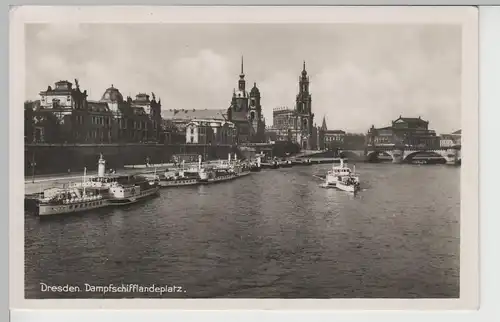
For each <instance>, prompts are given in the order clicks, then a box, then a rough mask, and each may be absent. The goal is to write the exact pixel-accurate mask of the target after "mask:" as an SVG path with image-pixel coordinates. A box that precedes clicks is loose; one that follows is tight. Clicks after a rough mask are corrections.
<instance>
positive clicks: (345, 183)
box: [336, 176, 360, 193]
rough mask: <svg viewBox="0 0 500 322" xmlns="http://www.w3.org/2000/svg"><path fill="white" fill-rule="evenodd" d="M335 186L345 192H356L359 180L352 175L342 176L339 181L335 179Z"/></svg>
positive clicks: (358, 187)
mask: <svg viewBox="0 0 500 322" xmlns="http://www.w3.org/2000/svg"><path fill="white" fill-rule="evenodd" d="M336 188H337V189H339V190H342V191H346V192H353V193H356V192H358V191H359V189H360V185H359V181H356V179H355V178H354V177H352V176H347V177H342V179H341V180H340V181H337V185H336Z"/></svg>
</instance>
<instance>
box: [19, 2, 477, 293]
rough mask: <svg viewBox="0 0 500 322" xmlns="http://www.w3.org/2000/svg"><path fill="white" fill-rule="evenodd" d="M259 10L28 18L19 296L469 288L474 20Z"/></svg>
mask: <svg viewBox="0 0 500 322" xmlns="http://www.w3.org/2000/svg"><path fill="white" fill-rule="evenodd" d="M49 9H50V7H48V9H46V11H44V13H45V14H46V13H47V12H49V11H47V10H49ZM255 9H260V10H261V11H265V10H266V9H265V8H231V9H228V10H229V11H228V12H229V13H230V14H226V15H225V17H226V18H228V17H227V16H228V15H229V16H230V17H229V18H230V19H229V20H227V19H226V21H224V20H223V19H221V20H220V21H215V20H210V21H204V20H200V21H199V22H180V21H176V20H175V19H174V20H172V21H167V20H162V21H159V20H157V19H156V18H155V17H153V18H152V19H151V20H148V19H143V20H141V21H137V19H136V20H134V21H133V22H127V21H126V20H123V21H114V20H113V18H112V17H111V14H112V13H113V10H112V8H108V10H107V11H105V12H106V13H108V14H110V13H111V14H110V19H109V21H106V20H105V19H103V20H102V21H95V20H96V19H94V20H92V21H85V20H83V19H80V20H79V19H78V18H77V17H79V16H75V19H71V18H68V17H65V19H62V20H61V21H58V20H57V19H55V18H54V21H53V22H51V21H44V19H49V18H51V17H46V18H44V19H38V20H37V21H34V22H29V23H24V24H23V30H22V36H23V38H22V41H20V42H21V45H20V46H22V47H23V48H22V50H23V54H22V55H21V56H19V57H20V58H19V59H21V58H22V61H20V64H23V69H22V70H23V72H22V73H20V74H19V76H17V78H18V79H19V80H20V81H21V82H22V83H23V84H22V86H21V87H19V88H22V90H21V94H22V97H20V98H19V99H18V100H17V102H19V105H20V104H23V103H24V108H23V114H24V123H22V124H21V123H20V124H19V128H18V129H16V130H15V134H14V135H16V136H18V137H19V140H18V141H17V142H20V140H21V138H20V137H21V128H23V132H24V133H23V134H24V138H23V140H24V156H20V158H24V164H23V168H22V170H21V171H23V172H24V190H23V192H24V205H20V202H19V205H18V206H17V207H18V209H19V212H18V213H17V214H16V217H18V220H20V221H22V222H21V223H20V224H19V225H18V227H21V228H20V229H21V230H22V231H23V232H24V233H23V234H21V236H22V239H23V240H22V243H23V244H22V247H21V245H20V246H19V248H22V250H21V251H22V252H24V254H23V255H22V257H23V258H22V263H23V264H22V266H20V267H23V269H21V270H22V272H20V271H18V272H17V273H16V274H21V275H22V276H23V277H22V280H23V281H22V285H23V288H22V290H18V292H19V293H20V294H21V296H22V297H23V298H24V299H26V300H40V299H43V300H47V299H55V300H58V299H74V300H81V299H100V300H112V299H162V300H164V299H457V300H458V299H460V298H461V297H463V296H464V293H463V287H462V284H461V281H462V279H463V278H464V276H462V274H463V273H462V272H463V270H462V265H464V264H463V260H464V258H462V257H461V256H462V255H461V251H463V248H464V247H465V246H464V241H463V239H462V238H463V235H462V234H463V233H464V229H466V228H467V227H464V222H463V218H464V217H463V212H464V208H463V207H464V204H465V203H467V202H468V204H469V206H468V209H469V210H470V209H472V211H474V210H475V211H477V209H474V206H473V205H474V202H475V199H474V198H477V181H476V182H474V180H472V181H467V182H469V187H468V188H469V190H468V193H466V192H465V190H464V188H463V187H464V184H463V183H464V180H468V179H465V178H466V177H464V171H471V172H472V176H471V175H469V176H468V177H467V178H471V177H472V178H473V179H474V178H475V180H477V168H475V167H477V165H476V163H475V162H477V161H476V160H477V152H476V149H477V146H475V145H477V142H475V141H474V140H475V138H476V137H477V124H469V123H468V120H469V121H470V122H471V123H472V122H473V121H474V119H475V118H477V115H476V114H477V105H474V104H477V102H476V101H474V96H473V94H474V93H475V92H474V91H475V90H476V89H475V88H474V89H472V87H473V86H477V84H474V83H472V86H464V84H467V82H466V81H464V77H469V78H470V70H466V68H467V67H464V66H466V65H467V63H470V62H471V61H472V58H471V56H467V55H466V53H465V52H464V48H472V47H466V46H464V43H465V41H466V40H464V39H466V37H465V34H466V32H467V28H465V27H464V24H463V23H462V24H461V23H460V19H462V18H460V19H458V18H457V20H456V22H454V21H453V20H450V21H449V22H447V20H446V19H444V20H438V19H437V18H436V19H435V20H432V17H433V13H432V12H431V14H430V15H421V16H423V17H426V19H421V20H422V22H418V19H413V20H414V21H413V20H411V19H409V22H408V23H405V22H402V21H403V20H404V19H401V18H399V19H400V20H397V19H396V22H389V20H388V22H384V20H383V19H378V20H377V21H370V20H369V19H367V21H366V22H363V21H362V20H361V19H360V18H357V19H353V21H352V22H349V21H347V22H346V21H345V20H342V21H339V22H336V21H335V20H332V21H330V22H328V21H326V20H325V21H324V22H323V21H322V20H321V19H320V20H318V21H311V22H304V21H303V20H300V19H298V20H297V22H294V20H293V19H292V18H290V19H288V20H281V21H280V22H279V23H273V22H272V21H270V20H269V19H268V20H266V19H263V21H262V22H260V23H256V21H251V20H252V19H256V18H257V17H255V16H254V15H252V12H255V13H257V11H254V10H255ZM465 9H466V8H465ZM116 10H120V9H119V8H118V9H116ZM132 10H133V9H132ZM151 10H153V11H154V10H156V9H151ZM318 10H320V11H321V10H322V9H318ZM442 11H443V12H445V10H442ZM62 12H63V11H61V12H59V11H54V16H57V15H58V14H60V13H62ZM202 12H203V11H202ZM285 12H286V11H284V14H285ZM294 12H295V13H294V15H293V16H294V17H295V16H297V15H298V16H300V10H299V11H294ZM459 12H460V11H457V10H456V9H455V11H450V14H457V16H460V15H459V14H458V13H459ZM464 12H466V13H467V14H465V15H466V16H472V17H474V15H473V14H470V12H469V11H467V10H465V11H464ZM407 13H411V10H407ZM238 14H241V15H242V16H241V17H242V18H241V19H238V16H237V15H238ZM355 14H356V9H353V10H352V11H351V15H355ZM69 15H71V11H70V12H69ZM207 15H210V13H209V12H207ZM387 15H388V16H389V17H393V18H396V14H395V13H394V14H392V15H391V14H387ZM105 16H106V14H102V15H100V16H99V18H102V17H105ZM116 16H119V14H118V12H116ZM202 16H203V14H202ZM309 16H310V14H309ZM364 16H367V15H366V11H365V15H364ZM462 16H464V15H463V14H462V15H461V16H460V17H462ZM290 17H292V15H291V16H290ZM429 17H431V18H429ZM52 18H53V17H52ZM299 20H300V21H299ZM397 21H401V22H397ZM467 41H468V40H467ZM473 45H476V46H477V44H472V45H471V46H473ZM476 48H477V47H476ZM18 61H19V60H18ZM476 72H477V71H476ZM470 79H472V78H470ZM467 93H468V94H467ZM466 95H469V96H472V97H473V99H472V100H466V99H464V97H466ZM471 102H472V103H471ZM11 110H16V111H18V112H19V113H18V114H19V115H20V114H21V113H20V111H21V106H17V105H16V106H11ZM466 115H472V117H470V118H468V117H467V116H466ZM21 117H22V116H19V119H21ZM20 122H21V121H20ZM11 133H12V132H11ZM462 136H464V140H463V141H464V144H463V145H462ZM468 144H470V145H471V146H467V145H468ZM19 150H20V147H19ZM470 154H472V155H470ZM470 158H472V159H470ZM462 160H464V163H462ZM471 160H472V161H471ZM467 162H469V163H467ZM16 166H17V167H18V168H19V169H21V162H20V161H17V165H16ZM474 176H476V177H474ZM17 180H18V184H19V185H20V182H21V181H20V180H21V178H20V177H19V179H17ZM471 189H472V192H471ZM474 189H476V191H475V192H474ZM474 193H475V194H476V195H474ZM469 194H470V195H469ZM470 198H473V199H471V200H472V201H470V200H469V199H470ZM471 204H472V207H471V206H470V205H471ZM21 209H23V210H24V211H22V210H21ZM461 215H462V216H461ZM467 215H468V216H469V219H468V220H472V224H471V225H470V226H469V227H470V228H471V229H473V228H474V224H475V221H477V218H476V217H477V213H474V212H472V213H468V214H467ZM18 233H21V232H20V231H19V232H18ZM20 238H21V237H20ZM469 240H470V238H469ZM474 245H475V244H474V243H472V244H471V247H474ZM466 246H467V245H466ZM462 254H463V253H462ZM474 260H475V258H474V257H471V261H474ZM469 264H471V262H470V261H469ZM461 278H462V279H461ZM473 293H474V292H473V291H472V293H469V294H473Z"/></svg>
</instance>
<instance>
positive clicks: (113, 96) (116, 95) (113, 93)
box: [101, 85, 123, 102]
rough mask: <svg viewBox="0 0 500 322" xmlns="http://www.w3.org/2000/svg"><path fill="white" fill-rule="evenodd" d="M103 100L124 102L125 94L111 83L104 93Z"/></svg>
mask: <svg viewBox="0 0 500 322" xmlns="http://www.w3.org/2000/svg"><path fill="white" fill-rule="evenodd" d="M101 101H103V102H122V101H123V96H122V94H121V93H120V91H119V90H118V89H117V88H114V87H113V85H111V87H110V88H108V89H107V90H106V91H105V92H104V94H103V95H102V98H101Z"/></svg>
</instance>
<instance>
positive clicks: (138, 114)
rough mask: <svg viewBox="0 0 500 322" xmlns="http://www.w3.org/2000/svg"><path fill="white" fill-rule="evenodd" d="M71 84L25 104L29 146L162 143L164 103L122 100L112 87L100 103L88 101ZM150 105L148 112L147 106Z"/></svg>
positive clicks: (62, 84) (61, 83)
mask: <svg viewBox="0 0 500 322" xmlns="http://www.w3.org/2000/svg"><path fill="white" fill-rule="evenodd" d="M75 84H76V87H75V88H73V84H72V83H70V82H68V81H58V82H56V83H55V88H54V89H52V88H51V87H50V86H49V87H48V88H47V90H46V91H42V92H40V100H39V101H35V102H26V104H25V142H26V143H132V142H157V143H158V142H162V141H163V140H164V137H163V134H164V131H163V129H162V127H161V124H162V122H161V103H160V101H158V102H156V99H155V97H154V94H153V99H152V100H149V96H147V95H146V96H147V97H146V98H144V97H142V96H141V94H140V95H138V96H137V97H136V101H135V103H134V101H133V100H132V99H130V98H127V100H124V99H123V96H122V94H121V93H120V91H119V90H118V89H117V88H115V87H114V86H113V85H111V87H110V88H108V89H107V90H106V91H105V92H104V94H103V95H102V97H101V99H100V100H99V101H91V100H88V99H87V91H83V92H82V91H80V87H79V84H78V81H77V80H75ZM143 103H147V105H148V106H149V108H148V110H149V112H146V110H145V109H144V106H143V105H141V104H143Z"/></svg>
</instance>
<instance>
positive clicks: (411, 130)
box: [366, 116, 440, 149]
mask: <svg viewBox="0 0 500 322" xmlns="http://www.w3.org/2000/svg"><path fill="white" fill-rule="evenodd" d="M366 143H367V145H368V146H372V147H375V146H394V147H406V148H426V149H435V148H439V147H440V142H439V137H438V136H437V135H436V131H434V130H430V129H429V122H428V121H424V120H422V118H421V117H418V118H415V117H402V116H399V118H397V119H396V120H394V121H392V124H391V126H387V127H382V128H375V127H374V126H373V125H372V127H371V128H370V129H369V130H368V133H367V135H366Z"/></svg>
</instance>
